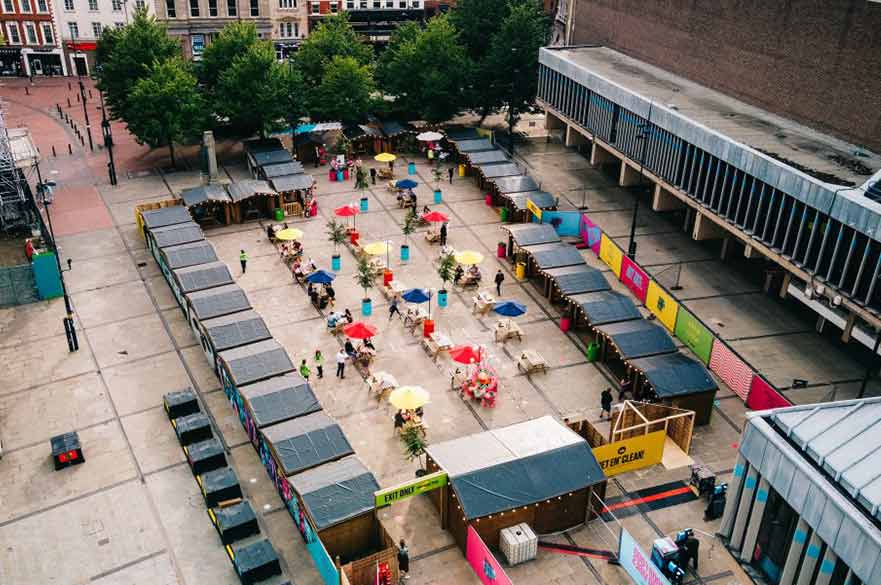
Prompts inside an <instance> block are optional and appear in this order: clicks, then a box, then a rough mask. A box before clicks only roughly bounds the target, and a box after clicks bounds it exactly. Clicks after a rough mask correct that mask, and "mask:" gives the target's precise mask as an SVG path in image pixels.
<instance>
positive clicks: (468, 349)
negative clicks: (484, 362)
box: [449, 345, 482, 364]
mask: <svg viewBox="0 0 881 585" xmlns="http://www.w3.org/2000/svg"><path fill="white" fill-rule="evenodd" d="M481 353H482V352H481V348H480V346H479V345H457V346H456V347H453V348H452V349H450V351H449V354H450V357H451V358H453V361H454V362H459V363H460V364H475V363H477V362H479V361H480V357H481V356H480V354H481Z"/></svg>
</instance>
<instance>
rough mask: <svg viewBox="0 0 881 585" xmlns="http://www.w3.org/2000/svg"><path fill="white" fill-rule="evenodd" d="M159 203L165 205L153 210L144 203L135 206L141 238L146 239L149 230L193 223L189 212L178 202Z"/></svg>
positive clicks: (148, 204)
mask: <svg viewBox="0 0 881 585" xmlns="http://www.w3.org/2000/svg"><path fill="white" fill-rule="evenodd" d="M161 203H165V204H166V205H161V206H159V207H156V208H153V207H152V204H150V203H145V204H141V205H138V206H136V208H135V220H136V221H137V224H138V229H139V230H140V231H141V236H143V237H145V238H146V235H147V231H149V230H154V229H156V228H161V227H165V226H169V225H174V224H177V223H187V222H191V221H193V218H192V216H191V215H190V212H189V211H187V208H186V207H183V206H181V205H179V202H178V201H176V200H174V201H167V202H166V201H163V202H161ZM148 208H149V209H148Z"/></svg>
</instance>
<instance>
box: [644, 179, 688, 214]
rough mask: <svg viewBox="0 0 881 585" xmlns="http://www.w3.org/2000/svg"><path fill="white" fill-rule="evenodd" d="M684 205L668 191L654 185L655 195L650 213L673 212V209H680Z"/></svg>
mask: <svg viewBox="0 0 881 585" xmlns="http://www.w3.org/2000/svg"><path fill="white" fill-rule="evenodd" d="M683 207H685V204H684V203H682V201H680V200H679V199H678V198H677V197H676V196H675V195H673V194H672V193H670V191H668V190H666V189H664V188H663V187H661V186H660V185H655V194H654V197H653V198H652V211H673V210H674V209H682V208H683Z"/></svg>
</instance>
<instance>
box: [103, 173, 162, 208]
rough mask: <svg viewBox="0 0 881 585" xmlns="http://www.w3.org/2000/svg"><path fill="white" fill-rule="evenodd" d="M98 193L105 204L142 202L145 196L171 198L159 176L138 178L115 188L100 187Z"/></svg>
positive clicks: (109, 186)
mask: <svg viewBox="0 0 881 585" xmlns="http://www.w3.org/2000/svg"><path fill="white" fill-rule="evenodd" d="M98 192H99V193H100V194H101V198H102V199H104V201H105V202H107V203H121V202H124V201H142V200H143V199H144V198H145V197H144V196H145V194H147V195H148V196H153V197H167V198H169V199H170V198H171V193H169V192H168V187H167V186H166V185H165V182H164V181H163V180H162V177H161V176H159V175H148V176H146V177H138V178H137V179H136V180H129V181H123V182H121V183H119V184H118V185H116V186H112V185H100V186H99V187H98Z"/></svg>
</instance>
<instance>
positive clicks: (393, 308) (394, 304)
mask: <svg viewBox="0 0 881 585" xmlns="http://www.w3.org/2000/svg"><path fill="white" fill-rule="evenodd" d="M395 313H397V315H398V317H400V316H401V309H399V308H398V297H397V296H394V297H392V304H391V305H389V308H388V320H389V321H391V320H392V317H394V316H395Z"/></svg>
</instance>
